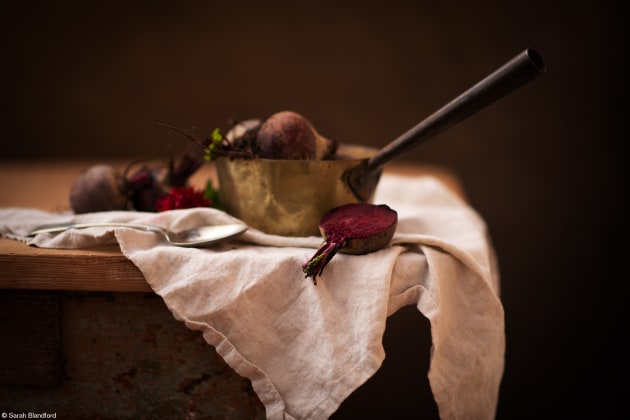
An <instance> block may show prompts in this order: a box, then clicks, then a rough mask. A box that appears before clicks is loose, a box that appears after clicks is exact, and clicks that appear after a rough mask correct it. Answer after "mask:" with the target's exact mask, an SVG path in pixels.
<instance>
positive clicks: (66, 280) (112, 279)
mask: <svg viewBox="0 0 630 420" xmlns="http://www.w3.org/2000/svg"><path fill="white" fill-rule="evenodd" d="M0 250H2V252H1V253H0V288H2V289H39V290H78V291H112V292H151V291H152V290H151V287H150V286H149V285H148V284H147V282H146V280H145V279H144V276H143V275H142V273H141V272H140V270H138V268H137V267H136V266H135V265H134V264H133V263H132V262H131V261H130V260H128V259H127V258H126V257H125V256H124V255H123V254H122V253H121V252H120V249H119V248H118V246H117V245H113V246H104V247H99V248H93V249H88V250H65V249H42V248H35V247H29V246H27V245H26V244H24V243H22V242H18V241H13V240H10V239H0Z"/></svg>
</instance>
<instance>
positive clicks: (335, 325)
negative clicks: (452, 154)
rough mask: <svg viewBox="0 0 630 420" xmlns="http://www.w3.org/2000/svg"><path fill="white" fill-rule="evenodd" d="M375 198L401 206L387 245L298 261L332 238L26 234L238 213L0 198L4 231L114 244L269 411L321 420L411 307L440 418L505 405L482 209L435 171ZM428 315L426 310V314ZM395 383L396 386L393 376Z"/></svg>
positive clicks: (400, 180) (381, 190)
mask: <svg viewBox="0 0 630 420" xmlns="http://www.w3.org/2000/svg"><path fill="white" fill-rule="evenodd" d="M374 202H375V203H376V204H387V205H389V206H390V207H391V208H393V209H394V210H396V211H397V212H398V217H399V221H398V226H397V230H396V233H395V235H394V239H393V240H392V244H391V246H390V247H387V248H385V249H381V250H379V251H376V252H373V253H370V254H367V255H359V256H356V255H345V254H337V256H335V257H334V258H333V259H332V261H331V262H330V263H329V264H328V266H327V267H326V268H325V269H324V271H323V273H322V276H321V277H319V278H318V281H317V285H314V284H313V281H312V279H310V278H305V276H304V273H303V272H302V269H301V267H302V264H303V263H304V262H305V261H306V260H308V259H309V258H310V257H311V256H312V255H313V253H314V252H315V248H317V247H318V246H319V245H320V244H321V242H322V239H321V238H320V237H315V236H313V237H303V238H290V237H282V236H275V235H268V234H264V233H262V232H260V231H257V230H254V229H251V228H250V229H249V230H248V231H246V232H245V233H244V234H243V235H241V236H240V237H239V238H237V239H235V240H231V241H229V242H225V243H222V244H220V245H218V246H215V247H213V248H207V249H194V248H193V249H191V248H178V247H174V246H170V245H168V244H166V242H164V240H163V239H162V238H160V237H158V235H155V234H153V233H150V232H143V231H138V230H134V229H129V228H89V229H83V230H71V231H67V232H64V233H58V234H50V233H47V234H40V235H38V236H36V237H34V238H27V237H26V234H27V232H29V231H30V230H31V229H33V228H34V227H36V226H37V225H40V224H44V223H55V222H71V221H74V222H89V221H99V222H103V221H108V222H111V221H125V222H137V223H150V224H155V225H159V226H162V227H165V228H167V229H171V230H175V231H177V230H183V229H187V228H191V227H194V226H198V225H202V224H219V223H233V222H238V220H236V219H234V218H233V217H231V216H229V215H227V214H226V213H224V212H221V211H218V210H215V209H206V208H195V209H187V210H173V211H168V212H163V213H141V212H126V211H119V212H102V213H90V214H82V215H74V214H54V213H49V212H44V211H40V210H35V209H26V208H6V209H0V234H1V235H2V236H5V237H8V238H13V239H18V240H22V241H25V242H26V243H28V244H30V245H33V246H38V247H48V248H82V247H90V246H94V245H99V244H104V243H116V242H117V243H118V244H119V245H120V248H121V251H122V253H123V254H124V255H125V256H126V257H127V258H129V259H130V260H131V261H132V262H133V263H134V264H135V265H136V266H137V267H138V268H139V269H140V271H141V272H142V273H143V275H144V277H145V278H146V281H147V282H148V284H149V285H150V286H151V288H152V289H153V290H154V291H155V293H156V294H158V295H159V296H161V297H162V298H163V300H164V302H165V304H166V306H167V307H168V308H169V310H170V311H171V312H172V313H173V315H174V317H175V318H176V319H178V320H180V321H182V322H183V323H184V324H185V325H186V326H187V327H189V328H191V329H195V330H200V331H202V333H203V337H204V338H205V340H206V341H207V342H208V343H209V344H210V345H212V346H214V347H215V348H216V351H217V352H218V353H219V354H220V355H221V356H222V357H223V359H224V360H225V361H226V363H227V364H228V365H230V366H231V367H232V368H233V369H235V371H236V372H238V373H239V374H240V375H242V376H244V377H247V378H249V379H250V380H251V382H252V386H253V389H254V390H255V392H256V393H257V395H258V397H259V398H260V400H261V402H262V403H263V404H264V406H265V408H266V415H267V418H269V419H325V418H328V417H329V416H330V415H331V414H332V413H334V412H335V410H336V409H337V408H338V407H339V405H340V404H341V403H342V402H343V400H344V399H345V398H346V397H347V396H348V395H350V394H351V393H352V392H353V391H354V390H355V389H357V388H358V387H359V386H360V385H361V384H363V383H364V382H365V381H366V380H367V379H369V378H370V377H371V376H372V375H373V374H374V373H375V372H376V371H377V370H378V369H379V367H380V366H381V363H382V362H383V360H384V357H385V352H384V349H383V346H382V338H383V333H384V330H385V325H386V319H387V317H388V316H389V315H391V314H393V313H395V312H396V311H397V310H398V309H400V308H402V307H403V306H406V305H415V306H416V307H417V308H418V310H419V312H420V313H422V314H423V315H424V316H426V317H427V318H428V319H429V321H430V324H431V339H432V355H431V361H430V369H429V372H428V379H429V383H430V386H431V389H432V393H433V396H434V399H435V401H436V403H437V406H438V410H439V413H440V417H441V418H443V419H451V418H452V419H455V418H459V419H461V418H474V419H491V418H494V416H495V411H496V406H497V401H498V393H499V385H500V382H501V378H502V375H503V369H504V353H505V329H504V312H503V306H502V304H501V301H500V297H499V296H500V293H499V292H500V291H499V272H498V268H497V262H496V256H495V252H494V250H493V247H492V244H491V241H490V238H489V235H488V232H487V227H486V224H485V222H484V221H483V219H482V218H481V217H480V215H479V214H478V213H477V212H476V211H475V210H474V209H472V208H471V207H470V206H469V205H468V204H467V203H465V202H464V201H463V200H461V199H460V198H458V197H457V196H455V195H454V194H453V193H452V192H450V191H449V190H448V189H447V188H446V187H445V186H444V185H442V184H441V183H440V182H439V181H437V180H436V179H434V178H432V177H426V176H423V177H413V178H412V177H404V176H398V175H388V174H385V175H383V177H382V179H381V181H380V183H379V186H378V188H377V191H376V194H375V199H374ZM419 316H421V315H420V314H419ZM392 386H396V384H392Z"/></svg>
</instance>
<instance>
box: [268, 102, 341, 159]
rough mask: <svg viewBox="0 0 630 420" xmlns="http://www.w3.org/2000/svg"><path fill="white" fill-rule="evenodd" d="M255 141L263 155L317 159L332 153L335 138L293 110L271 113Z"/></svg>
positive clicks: (271, 157) (280, 157)
mask: <svg viewBox="0 0 630 420" xmlns="http://www.w3.org/2000/svg"><path fill="white" fill-rule="evenodd" d="M256 145H257V148H258V150H259V157H261V158H263V159H294V160H316V159H323V158H325V157H326V156H328V155H330V154H333V153H334V152H335V149H336V142H334V141H333V140H330V139H327V138H325V137H323V136H321V135H320V134H319V133H318V132H317V131H316V130H315V128H313V126H312V125H311V123H310V122H309V121H308V120H307V119H306V118H304V117H303V116H302V115H300V114H298V113H296V112H293V111H281V112H277V113H275V114H273V115H271V116H270V117H269V118H267V119H266V120H265V121H263V122H262V124H261V125H260V127H259V128H258V132H257V136H256Z"/></svg>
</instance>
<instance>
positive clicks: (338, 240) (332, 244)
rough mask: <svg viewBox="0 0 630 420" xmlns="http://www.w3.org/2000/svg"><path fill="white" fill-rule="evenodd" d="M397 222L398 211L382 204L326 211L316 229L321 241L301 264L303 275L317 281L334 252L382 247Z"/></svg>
mask: <svg viewBox="0 0 630 420" xmlns="http://www.w3.org/2000/svg"><path fill="white" fill-rule="evenodd" d="M397 225H398V213H397V212H396V211H395V210H392V209H391V208H390V207H389V206H387V205H385V204H380V205H376V204H368V203H351V204H346V205H343V206H340V207H336V208H334V209H332V210H330V211H329V212H328V213H326V214H325V215H324V216H323V217H322V219H321V221H320V223H319V230H320V232H321V234H322V236H323V238H324V243H323V244H322V245H321V246H320V247H319V249H317V252H316V253H315V255H313V257H311V259H309V260H308V261H307V262H305V263H304V264H303V265H302V270H303V271H304V273H306V277H312V278H313V283H314V284H317V276H321V274H322V271H323V270H324V267H326V265H327V264H328V262H329V261H330V260H331V259H332V258H333V257H334V256H335V254H336V253H337V252H342V253H344V254H354V255H359V254H367V253H369V252H373V251H376V250H379V249H381V248H384V247H386V246H387V245H388V244H389V242H390V241H391V240H392V237H393V236H394V232H395V231H396V226H397Z"/></svg>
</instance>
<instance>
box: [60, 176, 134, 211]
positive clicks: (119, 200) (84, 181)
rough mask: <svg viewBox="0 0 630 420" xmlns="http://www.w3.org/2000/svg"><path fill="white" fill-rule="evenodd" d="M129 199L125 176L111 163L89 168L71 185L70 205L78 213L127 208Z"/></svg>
mask: <svg viewBox="0 0 630 420" xmlns="http://www.w3.org/2000/svg"><path fill="white" fill-rule="evenodd" d="M128 201H129V200H128V198H127V193H126V188H125V179H124V177H123V176H122V175H121V174H120V173H118V172H117V171H116V170H115V169H114V168H113V167H112V166H109V165H95V166H92V167H90V168H88V169H87V170H86V171H84V172H82V173H81V174H80V175H79V176H78V177H77V178H76V179H75V180H74V183H73V184H72V186H71V187H70V207H71V208H72V211H74V212H75V213H77V214H78V213H90V212H95V211H109V210H126V209H127V207H128Z"/></svg>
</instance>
